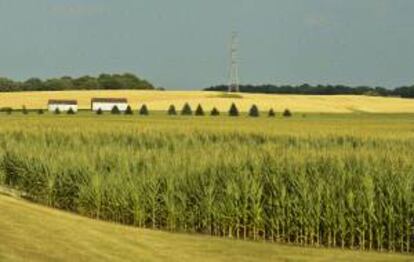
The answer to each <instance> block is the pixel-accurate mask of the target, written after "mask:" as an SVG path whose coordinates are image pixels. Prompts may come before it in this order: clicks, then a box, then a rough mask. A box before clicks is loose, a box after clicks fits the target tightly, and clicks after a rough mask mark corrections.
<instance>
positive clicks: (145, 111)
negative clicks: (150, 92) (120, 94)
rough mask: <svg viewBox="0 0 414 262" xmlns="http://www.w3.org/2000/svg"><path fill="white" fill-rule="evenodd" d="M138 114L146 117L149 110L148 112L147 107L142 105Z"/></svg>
mask: <svg viewBox="0 0 414 262" xmlns="http://www.w3.org/2000/svg"><path fill="white" fill-rule="evenodd" d="M139 114H140V115H142V116H147V115H149V110H148V107H147V105H145V104H143V105H142V106H141V108H140V109H139Z"/></svg>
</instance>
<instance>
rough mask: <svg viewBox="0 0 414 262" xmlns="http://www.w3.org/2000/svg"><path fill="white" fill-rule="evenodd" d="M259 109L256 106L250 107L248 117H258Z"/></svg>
mask: <svg viewBox="0 0 414 262" xmlns="http://www.w3.org/2000/svg"><path fill="white" fill-rule="evenodd" d="M259 115H260V113H259V108H258V107H257V106H256V105H252V107H251V108H250V111H249V116H251V117H259Z"/></svg>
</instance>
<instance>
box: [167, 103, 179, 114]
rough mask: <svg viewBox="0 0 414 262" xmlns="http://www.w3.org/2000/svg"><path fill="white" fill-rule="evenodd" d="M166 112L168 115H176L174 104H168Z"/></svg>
mask: <svg viewBox="0 0 414 262" xmlns="http://www.w3.org/2000/svg"><path fill="white" fill-rule="evenodd" d="M168 114H169V115H170V116H175V115H177V110H175V106H174V105H170V107H169V108H168Z"/></svg>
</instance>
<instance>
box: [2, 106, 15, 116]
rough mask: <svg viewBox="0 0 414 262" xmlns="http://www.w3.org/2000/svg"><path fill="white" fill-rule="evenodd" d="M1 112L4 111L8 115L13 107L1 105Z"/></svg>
mask: <svg viewBox="0 0 414 262" xmlns="http://www.w3.org/2000/svg"><path fill="white" fill-rule="evenodd" d="M0 111H1V112H5V113H6V114H8V115H10V114H11V113H12V112H13V108H11V107H3V108H1V109H0Z"/></svg>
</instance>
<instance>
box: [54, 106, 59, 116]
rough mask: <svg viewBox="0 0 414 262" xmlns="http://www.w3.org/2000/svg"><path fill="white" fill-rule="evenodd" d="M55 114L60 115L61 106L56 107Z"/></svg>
mask: <svg viewBox="0 0 414 262" xmlns="http://www.w3.org/2000/svg"><path fill="white" fill-rule="evenodd" d="M55 115H60V109H59V107H56V109H55Z"/></svg>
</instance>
